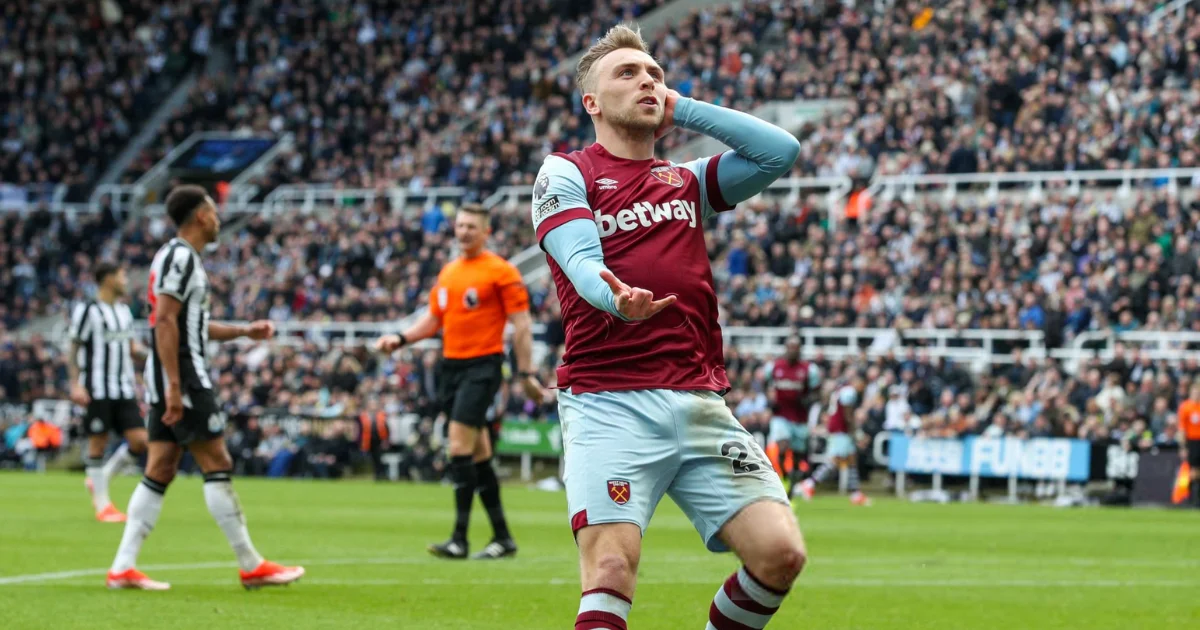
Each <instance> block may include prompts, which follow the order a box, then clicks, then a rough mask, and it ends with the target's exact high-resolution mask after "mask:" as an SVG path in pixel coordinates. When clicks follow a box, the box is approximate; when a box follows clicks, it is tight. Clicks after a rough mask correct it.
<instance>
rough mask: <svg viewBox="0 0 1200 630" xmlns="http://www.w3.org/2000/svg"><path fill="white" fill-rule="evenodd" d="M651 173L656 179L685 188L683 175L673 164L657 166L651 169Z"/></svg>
mask: <svg viewBox="0 0 1200 630" xmlns="http://www.w3.org/2000/svg"><path fill="white" fill-rule="evenodd" d="M650 174H651V175H653V176H654V179H657V180H658V181H660V182H662V183H664V184H669V185H671V186H674V187H676V188H683V177H682V176H680V175H679V172H678V171H676V170H675V167H673V166H656V167H654V168H652V169H650Z"/></svg>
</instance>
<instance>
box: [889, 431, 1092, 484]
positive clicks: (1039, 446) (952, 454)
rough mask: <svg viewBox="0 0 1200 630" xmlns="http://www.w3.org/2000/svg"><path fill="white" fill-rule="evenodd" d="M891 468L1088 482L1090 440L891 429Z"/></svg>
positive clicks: (921, 471) (946, 473)
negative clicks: (919, 434)
mask: <svg viewBox="0 0 1200 630" xmlns="http://www.w3.org/2000/svg"><path fill="white" fill-rule="evenodd" d="M889 437H890V439H889V440H888V469H889V470H891V471H893V472H905V473H916V474H925V475H930V474H933V473H941V474H943V475H958V476H963V477H969V476H971V475H979V476H980V477H998V478H1005V479H1006V478H1008V477H1011V476H1013V474H1014V473H1015V474H1016V476H1017V477H1019V478H1024V479H1046V480H1055V481H1057V480H1062V479H1065V480H1067V481H1087V479H1088V473H1089V471H1090V466H1091V456H1092V449H1091V444H1090V443H1089V442H1088V441H1087V440H1071V439H1065V438H1034V439H1030V440H1019V439H1017V438H1002V439H984V438H977V437H969V438H965V439H962V440H951V439H934V438H910V437H908V436H906V435H904V434H901V433H892V434H891V435H890V436H889Z"/></svg>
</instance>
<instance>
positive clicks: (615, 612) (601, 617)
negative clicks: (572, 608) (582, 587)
mask: <svg viewBox="0 0 1200 630" xmlns="http://www.w3.org/2000/svg"><path fill="white" fill-rule="evenodd" d="M632 608H633V601H632V600H630V599H629V598H628V597H626V596H625V595H623V594H621V593H620V592H619V591H615V590H613V589H609V588H594V589H592V590H590V591H584V593H583V596H582V597H580V599H579V615H578V616H577V617H575V630H628V626H627V625H626V624H627V623H628V621H629V611H630V610H631V609H632Z"/></svg>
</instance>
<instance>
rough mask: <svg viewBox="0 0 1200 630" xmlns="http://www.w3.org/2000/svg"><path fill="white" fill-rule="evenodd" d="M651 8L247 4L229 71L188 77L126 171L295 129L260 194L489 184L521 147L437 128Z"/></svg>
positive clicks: (505, 171)
mask: <svg viewBox="0 0 1200 630" xmlns="http://www.w3.org/2000/svg"><path fill="white" fill-rule="evenodd" d="M657 4H659V0H640V1H639V2H636V3H624V2H614V1H609V2H604V1H599V2H593V1H590V0H589V1H583V2H573V1H572V2H556V1H552V0H528V1H527V0H510V1H506V2H500V3H488V2H479V3H474V2H473V3H467V4H466V5H462V6H459V5H454V4H445V5H441V6H440V7H436V8H435V7H431V6H430V5H428V4H426V3H421V2H416V1H414V0H405V1H402V2H391V3H373V4H351V3H346V2H333V3H325V2H317V1H312V0H310V1H305V2H297V3H292V4H289V5H287V6H285V7H280V6H279V5H278V4H277V3H272V2H262V1H255V2H251V3H249V4H248V6H247V7H246V8H245V10H244V15H243V17H242V18H241V28H240V29H239V30H238V31H237V32H236V33H234V34H233V35H232V36H231V37H230V38H229V39H228V40H226V41H223V42H220V43H219V45H222V46H224V47H225V48H226V49H227V50H228V52H229V53H230V54H231V56H232V58H233V68H232V69H231V71H230V72H229V73H227V74H223V75H221V76H211V77H205V78H204V80H202V81H201V82H200V83H198V84H197V86H196V87H195V89H194V90H193V92H192V95H191V99H190V101H189V104H188V105H187V106H186V107H185V108H183V110H182V111H181V112H179V114H178V115H177V116H176V117H175V119H174V120H173V121H171V122H169V123H168V124H167V125H166V128H165V129H163V130H162V133H160V136H159V140H160V142H159V143H158V144H157V145H156V146H155V147H154V148H152V149H150V150H148V151H145V152H143V154H142V155H141V156H140V157H139V158H138V159H137V160H136V162H135V166H134V168H133V169H132V170H131V171H129V172H127V173H126V181H127V182H132V181H133V180H134V179H136V177H137V176H139V175H140V174H142V173H143V172H145V171H146V170H148V169H149V168H150V167H151V166H152V165H153V164H154V163H155V162H157V161H158V160H159V159H161V158H162V157H164V156H165V155H166V154H167V153H168V152H169V151H170V149H171V148H172V147H174V146H177V145H178V144H179V143H180V142H182V141H183V140H184V139H185V138H186V137H187V136H188V135H190V134H191V133H192V132H193V131H194V130H196V129H205V130H209V131H216V130H220V131H239V130H243V131H244V130H252V131H258V132H270V133H284V132H292V133H295V134H296V139H297V142H296V146H295V149H294V151H292V152H291V153H290V154H288V155H285V156H284V157H283V158H282V159H281V160H279V162H278V163H277V165H276V168H274V169H272V171H271V172H270V173H268V174H267V175H266V176H265V177H263V178H260V179H259V180H257V181H256V182H255V183H257V184H259V185H260V187H261V189H262V191H263V194H264V195H265V194H266V193H267V192H269V191H270V190H271V189H273V188H274V187H275V186H276V185H278V184H281V183H295V182H315V183H333V182H335V181H340V182H342V183H344V184H346V185H347V186H349V187H363V186H366V187H370V186H372V185H373V184H374V182H377V181H383V182H389V183H393V182H398V181H410V180H419V181H423V182H424V185H426V186H428V185H433V184H435V183H439V182H445V183H447V184H449V185H470V186H471V187H472V189H474V190H476V191H490V189H494V188H495V187H496V185H497V184H498V183H500V182H505V183H507V182H508V181H509V178H508V176H509V175H510V174H511V173H514V172H520V171H521V169H523V168H524V167H525V164H524V161H523V160H524V159H526V158H527V157H528V156H527V155H525V153H524V152H521V155H520V157H521V158H522V161H516V158H517V155H516V154H514V152H513V147H511V146H509V145H508V143H507V142H505V141H504V140H503V139H502V138H493V140H491V141H489V142H486V143H484V144H483V145H482V151H481V150H480V148H477V147H476V146H472V145H471V144H469V143H466V142H465V141H464V140H463V139H456V138H455V137H453V136H454V134H452V133H443V130H444V129H446V128H447V127H450V126H452V125H453V124H455V123H456V121H463V120H469V119H471V117H472V116H473V115H474V113H475V112H476V111H477V110H482V109H483V108H484V107H485V105H486V104H488V102H489V101H490V100H492V99H495V98H496V97H498V96H500V95H504V96H505V97H506V98H510V99H518V100H525V99H528V98H530V97H531V96H533V95H534V94H536V93H539V92H544V91H545V90H546V88H545V87H544V86H543V87H540V88H539V86H538V84H539V83H540V81H539V78H538V77H543V78H544V79H545V80H546V81H549V79H550V77H549V74H548V72H549V69H550V68H551V67H552V66H553V65H554V63H555V62H556V61H557V60H561V59H562V58H564V57H566V56H567V55H568V54H569V53H571V52H574V51H575V50H576V49H577V48H576V47H577V46H582V42H583V41H586V38H588V37H591V36H592V35H593V34H595V33H597V32H602V31H603V30H605V29H607V28H608V27H610V26H612V25H613V24H616V23H617V22H619V21H621V20H627V19H633V18H636V17H638V16H640V15H642V14H643V13H644V12H646V11H648V10H650V9H652V8H653V7H654V6H656V5H657ZM617 7H621V8H623V10H621V11H618V9H617ZM464 10H465V12H464ZM460 13H461V14H460ZM332 49H336V53H334V54H332V55H331V54H329V51H330V50H332ZM414 121H417V122H416V124H413V122H414ZM480 152H482V153H483V155H479V153H480ZM484 194H486V192H484Z"/></svg>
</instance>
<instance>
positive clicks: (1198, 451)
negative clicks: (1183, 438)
mask: <svg viewBox="0 0 1200 630" xmlns="http://www.w3.org/2000/svg"><path fill="white" fill-rule="evenodd" d="M1187 458H1188V466H1190V467H1191V469H1192V470H1193V471H1196V470H1200V442H1194V441H1192V440H1188V456H1187Z"/></svg>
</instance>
